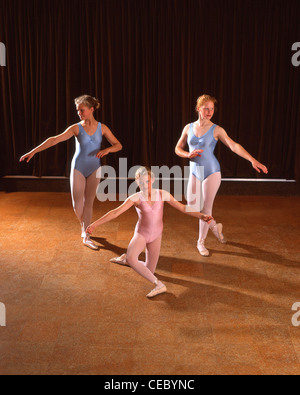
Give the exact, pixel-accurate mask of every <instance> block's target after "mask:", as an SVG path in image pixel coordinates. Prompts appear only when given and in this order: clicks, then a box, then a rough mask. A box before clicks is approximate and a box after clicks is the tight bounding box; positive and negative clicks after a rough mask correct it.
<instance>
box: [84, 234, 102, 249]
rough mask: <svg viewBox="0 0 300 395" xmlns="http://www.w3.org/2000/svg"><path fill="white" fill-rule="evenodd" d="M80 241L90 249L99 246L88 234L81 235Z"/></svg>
mask: <svg viewBox="0 0 300 395" xmlns="http://www.w3.org/2000/svg"><path fill="white" fill-rule="evenodd" d="M82 242H83V245H84V246H85V247H88V248H90V249H91V250H99V247H98V246H96V244H94V243H93V241H92V240H90V238H89V236H86V237H83V239H82Z"/></svg>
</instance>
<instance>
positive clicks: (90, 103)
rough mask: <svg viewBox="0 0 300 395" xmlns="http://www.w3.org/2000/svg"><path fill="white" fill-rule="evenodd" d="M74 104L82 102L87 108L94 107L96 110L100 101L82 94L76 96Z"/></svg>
mask: <svg viewBox="0 0 300 395" xmlns="http://www.w3.org/2000/svg"><path fill="white" fill-rule="evenodd" d="M74 102H75V104H76V105H79V104H83V105H85V106H87V107H88V108H92V107H93V108H94V110H98V109H99V108H100V107H101V104H100V101H99V100H98V99H96V98H95V97H93V96H90V95H82V96H79V97H77V98H76V99H75V100H74Z"/></svg>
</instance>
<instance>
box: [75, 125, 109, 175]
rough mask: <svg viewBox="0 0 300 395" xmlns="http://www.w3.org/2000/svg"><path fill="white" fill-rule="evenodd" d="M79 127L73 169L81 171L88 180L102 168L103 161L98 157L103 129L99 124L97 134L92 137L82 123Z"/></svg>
mask: <svg viewBox="0 0 300 395" xmlns="http://www.w3.org/2000/svg"><path fill="white" fill-rule="evenodd" d="M78 126H79V134H78V136H77V138H76V151H75V155H74V157H73V160H72V168H75V169H76V170H78V171H80V173H82V174H83V175H84V177H86V178H87V177H89V176H90V175H91V174H93V173H94V171H96V170H97V169H99V167H100V166H101V161H100V159H99V158H97V157H96V155H97V153H98V152H99V151H100V149H101V143H102V127H101V123H100V122H99V123H98V127H97V130H96V132H95V133H94V134H93V135H92V136H90V135H88V134H87V132H86V131H85V130H84V128H83V126H82V125H81V123H78Z"/></svg>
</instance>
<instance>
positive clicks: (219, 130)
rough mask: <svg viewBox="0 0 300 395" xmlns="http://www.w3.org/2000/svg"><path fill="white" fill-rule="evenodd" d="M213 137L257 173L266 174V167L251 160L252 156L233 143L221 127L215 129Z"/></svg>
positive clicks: (253, 159)
mask: <svg viewBox="0 0 300 395" xmlns="http://www.w3.org/2000/svg"><path fill="white" fill-rule="evenodd" d="M215 137H216V138H217V139H219V140H221V141H222V143H223V144H225V145H226V146H227V147H228V148H230V149H231V151H232V152H234V153H235V154H237V155H239V156H240V157H241V158H244V159H246V160H248V161H249V162H251V164H252V167H253V168H254V169H255V170H256V171H257V172H258V173H260V171H261V170H262V171H263V172H264V173H265V174H268V169H267V167H266V166H265V165H263V164H261V163H260V162H258V161H257V160H256V159H255V158H253V156H251V155H250V154H249V152H247V151H246V150H245V148H244V147H242V146H241V145H240V144H238V143H236V142H235V141H233V140H232V139H231V138H230V137H229V136H228V134H227V133H226V132H225V130H224V129H223V128H221V127H217V128H216V132H215Z"/></svg>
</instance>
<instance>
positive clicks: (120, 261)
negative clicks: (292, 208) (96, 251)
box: [109, 254, 129, 266]
mask: <svg viewBox="0 0 300 395" xmlns="http://www.w3.org/2000/svg"><path fill="white" fill-rule="evenodd" d="M126 259H127V255H126V254H123V255H121V256H118V257H117V258H112V259H110V260H109V261H110V262H112V263H117V264H118V265H122V266H129V265H128V263H127V260H126Z"/></svg>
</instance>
